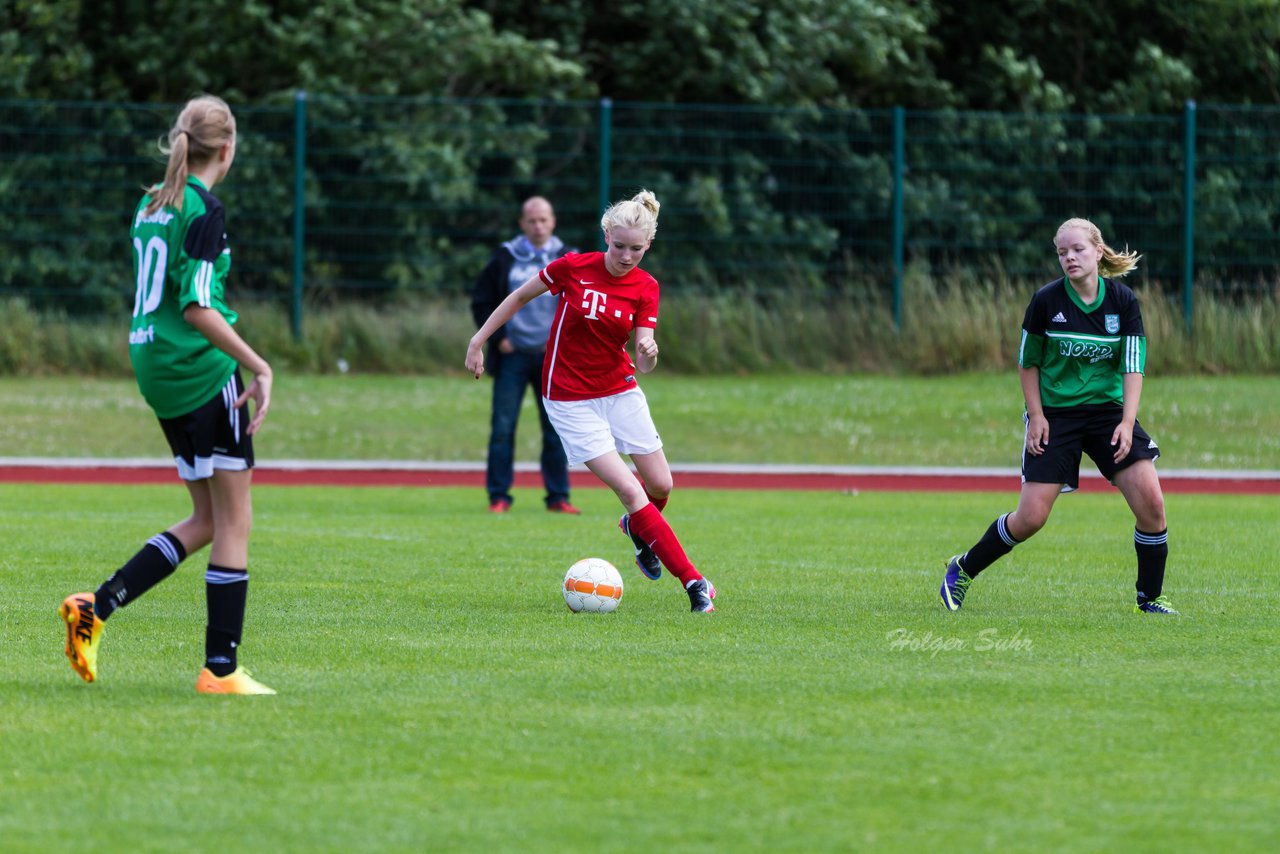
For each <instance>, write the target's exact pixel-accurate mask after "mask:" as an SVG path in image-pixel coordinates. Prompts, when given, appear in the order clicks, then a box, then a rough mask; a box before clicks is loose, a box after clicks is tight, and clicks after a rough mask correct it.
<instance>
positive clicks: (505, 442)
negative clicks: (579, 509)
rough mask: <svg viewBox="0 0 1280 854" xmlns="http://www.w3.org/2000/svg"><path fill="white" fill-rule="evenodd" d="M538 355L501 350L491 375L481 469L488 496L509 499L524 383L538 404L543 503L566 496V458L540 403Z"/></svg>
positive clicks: (567, 481) (562, 446)
mask: <svg viewBox="0 0 1280 854" xmlns="http://www.w3.org/2000/svg"><path fill="white" fill-rule="evenodd" d="M542 356H543V354H542V353H541V352H537V353H521V352H518V351H517V352H515V353H503V354H502V356H501V357H500V358H499V359H498V369H497V371H495V372H494V375H493V417H492V419H491V421H490V424H489V431H490V432H489V464H488V468H487V469H486V471H485V489H487V490H488V491H489V500H490V501H496V500H498V499H499V498H502V499H506V500H507V501H511V500H512V498H511V484H512V481H513V480H514V479H515V444H516V421H518V420H519V418H520V404H521V403H523V401H524V390H525V387H526V386H532V387H533V399H534V401H536V402H537V404H538V420H539V421H541V422H542V459H541V465H542V483H543V486H545V487H546V490H547V497H546V502H547V504H552V503H555V502H557V501H568V500H569V462H568V459H567V458H566V457H565V454H564V445H562V444H561V443H560V437H559V436H558V435H556V428H554V427H552V426H551V421H550V420H549V419H548V418H547V410H546V409H545V408H544V407H543V405H542V391H541V385H542Z"/></svg>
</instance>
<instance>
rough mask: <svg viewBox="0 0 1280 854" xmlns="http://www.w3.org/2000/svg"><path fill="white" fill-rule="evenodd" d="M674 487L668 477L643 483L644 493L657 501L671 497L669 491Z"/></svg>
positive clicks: (673, 483)
mask: <svg viewBox="0 0 1280 854" xmlns="http://www.w3.org/2000/svg"><path fill="white" fill-rule="evenodd" d="M674 486H675V482H674V481H673V480H672V478H670V477H664V478H654V479H652V480H646V481H645V482H644V488H645V491H646V492H648V493H649V495H650V496H652V497H654V498H656V499H658V500H659V501H661V500H662V499H664V498H666V497H668V496H669V495H671V490H672V488H674Z"/></svg>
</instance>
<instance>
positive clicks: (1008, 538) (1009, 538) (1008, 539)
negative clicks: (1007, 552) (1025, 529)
mask: <svg viewBox="0 0 1280 854" xmlns="http://www.w3.org/2000/svg"><path fill="white" fill-rule="evenodd" d="M1008 518H1009V514H1008V513H1006V514H1004V515H1003V516H1001V517H1000V518H999V519H997V520H996V533H997V534H999V535H1000V539H1002V540H1004V544H1005V545H1006V546H1009V547H1010V548H1013V547H1014V546H1016V545H1017V544H1018V541H1017V540H1015V539H1014V538H1013V535H1012V534H1010V533H1009V529H1008V528H1007V527H1006V526H1005V523H1004V520H1005V519H1008Z"/></svg>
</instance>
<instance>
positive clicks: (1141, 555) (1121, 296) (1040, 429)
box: [940, 219, 1177, 614]
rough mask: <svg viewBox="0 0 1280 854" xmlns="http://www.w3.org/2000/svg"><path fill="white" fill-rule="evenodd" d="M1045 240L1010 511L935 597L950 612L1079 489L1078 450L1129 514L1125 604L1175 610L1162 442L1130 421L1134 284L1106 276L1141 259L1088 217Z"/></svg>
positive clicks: (952, 563) (1023, 351) (1136, 332)
mask: <svg viewBox="0 0 1280 854" xmlns="http://www.w3.org/2000/svg"><path fill="white" fill-rule="evenodd" d="M1054 244H1055V245H1056V246H1057V248H1058V263H1059V264H1060V265H1061V267H1062V272H1063V273H1064V274H1065V275H1064V276H1063V278H1061V279H1058V280H1056V281H1054V282H1050V283H1049V284H1047V285H1045V286H1044V287H1043V288H1041V289H1040V290H1038V291H1036V294H1035V296H1033V297H1032V298H1031V304H1030V305H1029V306H1027V312H1026V316H1025V317H1024V318H1023V321H1022V343H1021V346H1020V348H1019V351H1018V373H1019V378H1020V380H1021V382H1022V393H1023V396H1024V397H1025V398H1026V403H1027V411H1026V414H1025V416H1024V418H1025V422H1026V436H1025V438H1024V446H1023V453H1022V493H1021V495H1020V496H1019V498H1018V508H1017V509H1016V510H1014V511H1013V512H1012V513H1006V514H1005V515H1003V516H1001V517H1000V518H999V519H996V520H995V521H994V522H992V523H991V527H989V528H988V529H987V532H986V533H985V534H983V535H982V539H980V540H978V542H977V543H976V544H974V546H973V547H972V548H971V549H969V550H968V551H967V552H965V553H964V554H960V555H956V556H955V557H953V558H951V560H949V561H948V562H947V574H946V576H945V577H944V579H943V581H942V588H941V590H940V595H941V597H942V603H943V604H944V605H945V606H946V607H947V608H949V609H950V610H952V611H957V610H959V609H960V606H961V604H962V603H963V602H964V598H965V595H966V593H967V592H968V589H969V584H970V582H972V580H973V579H974V578H975V577H977V575H978V573H980V572H982V571H983V570H984V569H986V568H987V567H988V566H990V565H991V564H992V563H994V562H995V561H997V560H998V559H1000V558H1001V557H1003V556H1004V555H1006V554H1008V553H1009V552H1010V551H1011V550H1012V549H1013V547H1014V546H1016V545H1017V544H1018V543H1021V542H1023V541H1024V540H1026V539H1027V538H1028V537H1030V536H1031V535H1032V534H1034V533H1036V532H1037V531H1039V530H1040V529H1041V528H1043V527H1044V524H1045V522H1046V521H1047V520H1048V518H1049V511H1051V510H1052V509H1053V503H1054V501H1055V500H1056V499H1057V497H1058V495H1059V494H1060V493H1063V492H1071V491H1073V490H1074V489H1076V488H1077V487H1078V486H1079V480H1080V460H1081V454H1082V453H1085V454H1088V455H1089V457H1090V458H1091V459H1092V460H1093V462H1094V464H1095V465H1096V466H1097V467H1098V470H1099V471H1100V472H1101V473H1102V475H1103V477H1105V478H1107V480H1109V481H1110V482H1111V483H1112V484H1114V485H1115V486H1116V488H1117V489H1119V490H1120V493H1121V494H1122V495H1123V496H1124V498H1125V501H1127V502H1128V503H1129V508H1130V509H1131V510H1132V511H1133V516H1134V521H1135V523H1136V524H1135V527H1134V532H1133V544H1134V549H1135V551H1136V552H1137V557H1138V582H1137V602H1136V604H1135V605H1134V610H1135V611H1137V612H1140V613H1147V614H1176V613H1177V612H1176V611H1175V610H1173V608H1172V606H1170V604H1169V601H1168V600H1167V599H1166V598H1165V597H1164V595H1163V586H1164V568H1165V561H1166V559H1167V558H1168V555H1169V545H1168V539H1169V538H1168V530H1167V528H1166V525H1165V515H1164V495H1163V493H1162V492H1161V489H1160V478H1159V477H1158V476H1157V475H1156V468H1155V460H1156V458H1158V457H1159V456H1160V449H1159V448H1158V447H1157V446H1156V443H1155V441H1154V440H1153V439H1152V438H1151V437H1150V436H1148V435H1147V433H1146V431H1144V430H1143V429H1142V425H1141V424H1139V423H1138V401H1139V399H1140V398H1141V396H1142V372H1143V369H1144V367H1145V365H1146V358H1147V339H1146V336H1145V335H1144V334H1143V329H1142V314H1141V313H1140V312H1139V310H1138V300H1137V298H1136V297H1135V296H1134V295H1133V291H1131V290H1129V288H1127V287H1126V286H1124V285H1122V284H1120V283H1119V282H1117V281H1114V280H1112V279H1110V278H1105V277H1106V276H1123V275H1124V274H1125V273H1128V272H1129V271H1130V270H1132V269H1133V268H1134V267H1135V266H1136V265H1137V263H1138V257H1139V256H1138V255H1137V254H1136V253H1131V252H1116V251H1115V250H1114V249H1112V248H1111V247H1109V246H1107V244H1106V243H1104V242H1103V240H1102V234H1101V232H1100V231H1099V230H1098V227H1097V226H1096V225H1094V224H1093V223H1092V222H1089V221H1088V220H1086V219H1069V220H1067V221H1066V222H1064V223H1063V224H1062V225H1061V226H1060V227H1059V228H1058V233H1057V236H1056V237H1055V239H1054Z"/></svg>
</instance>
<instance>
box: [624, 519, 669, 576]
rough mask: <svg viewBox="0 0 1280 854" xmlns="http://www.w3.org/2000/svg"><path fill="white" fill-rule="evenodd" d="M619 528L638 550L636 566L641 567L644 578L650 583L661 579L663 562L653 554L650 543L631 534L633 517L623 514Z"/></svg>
mask: <svg viewBox="0 0 1280 854" xmlns="http://www.w3.org/2000/svg"><path fill="white" fill-rule="evenodd" d="M618 527H619V528H621V529H622V533H624V534H626V535H627V536H628V537H630V538H631V545H632V546H633V547H634V548H635V550H636V566H638V567H640V571H641V572H643V573H644V577H645V578H648V579H649V580H650V581H657V580H658V579H659V578H661V577H662V561H660V560H658V556H657V555H656V554H654V553H653V549H651V548H649V544H648V543H646V542H645V541H644V540H642V539H640V538H639V537H638V536H636V535H635V534H633V533H631V517H630V516H629V515H628V514H626V513H623V514H622V518H621V519H619V520H618Z"/></svg>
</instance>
